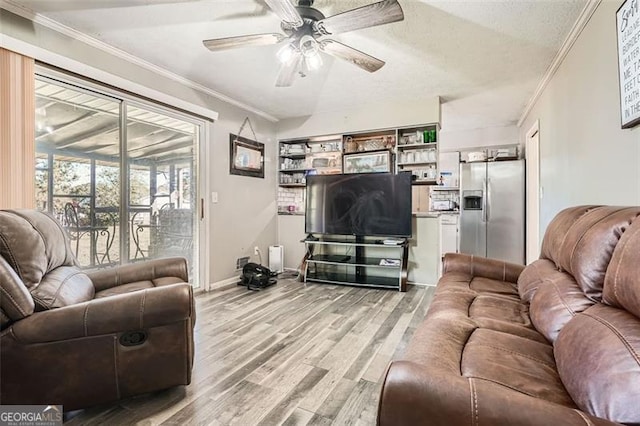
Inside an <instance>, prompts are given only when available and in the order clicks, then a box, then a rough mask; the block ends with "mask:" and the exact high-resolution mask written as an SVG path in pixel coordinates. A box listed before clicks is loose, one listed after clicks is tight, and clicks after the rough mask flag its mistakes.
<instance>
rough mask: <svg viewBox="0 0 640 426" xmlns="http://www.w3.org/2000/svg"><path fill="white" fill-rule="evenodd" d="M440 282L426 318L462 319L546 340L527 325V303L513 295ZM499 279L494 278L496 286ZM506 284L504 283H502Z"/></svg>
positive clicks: (531, 326) (517, 334)
mask: <svg viewBox="0 0 640 426" xmlns="http://www.w3.org/2000/svg"><path fill="white" fill-rule="evenodd" d="M451 282H452V281H447V284H444V285H442V284H443V282H442V281H441V283H440V284H439V285H438V288H437V290H436V296H435V297H434V300H433V301H432V303H431V306H430V307H429V313H428V315H427V321H429V320H430V319H433V318H435V317H445V318H449V319H450V320H452V321H453V320H460V319H463V318H466V319H468V320H470V321H471V324H473V326H474V327H476V328H488V329H491V330H496V331H501V332H503V333H509V334H513V335H516V336H520V337H524V338H527V339H531V340H535V341H538V342H543V343H544V342H546V341H547V340H546V339H545V338H544V336H542V335H541V334H540V333H539V332H538V331H537V330H536V329H535V328H534V327H533V325H532V324H531V321H530V319H529V306H528V305H527V304H524V303H522V302H521V301H520V299H519V298H518V296H517V295H516V294H517V293H516V294H514V295H509V294H503V293H491V292H477V291H472V290H464V289H461V288H460V287H456V286H451V285H450V284H451ZM500 283H503V282H502V281H498V282H497V283H496V284H495V285H496V286H498V285H500ZM505 284H506V283H505ZM514 291H515V290H514Z"/></svg>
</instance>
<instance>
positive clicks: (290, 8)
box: [203, 0, 404, 87]
mask: <svg viewBox="0 0 640 426" xmlns="http://www.w3.org/2000/svg"><path fill="white" fill-rule="evenodd" d="M313 1H314V0H298V6H294V5H293V4H292V3H291V1H290V0H265V3H266V4H267V5H268V6H269V8H271V10H272V11H273V12H274V13H275V14H276V15H277V16H278V17H279V18H280V19H281V20H282V23H281V24H280V27H281V29H282V31H283V32H284V35H283V34H280V33H267V34H253V35H244V36H237V37H225V38H216V39H211V40H204V41H203V44H204V45H205V47H207V48H208V49H209V50H211V51H214V52H216V51H220V50H226V49H233V48H237V47H246V46H263V45H271V44H278V43H281V42H283V41H285V40H286V44H285V45H284V46H283V47H282V48H281V49H280V51H278V55H277V56H278V59H279V60H280V62H281V63H282V67H281V69H280V73H279V75H278V79H277V81H276V86H277V87H288V86H291V85H292V84H293V79H294V78H295V76H296V73H299V74H300V75H301V76H303V77H304V76H305V74H306V72H307V71H309V70H313V69H317V68H319V67H320V66H321V65H322V57H321V55H320V52H324V53H326V54H329V55H331V56H335V57H336V58H339V59H342V60H345V61H348V62H350V63H352V64H354V65H356V66H358V67H360V68H362V69H364V70H366V71H369V72H375V71H378V70H379V69H380V68H382V66H383V65H384V61H381V60H380V59H378V58H374V57H373V56H370V55H367V54H366V53H364V52H361V51H359V50H357V49H354V48H353V47H349V46H347V45H345V44H342V43H340V42H338V41H335V40H332V39H329V38H325V37H326V36H331V35H334V34H340V33H346V32H348V31H354V30H359V29H363V28H369V27H375V26H377V25H383V24H389V23H391V22H397V21H402V20H403V19H404V13H403V12H402V7H400V4H399V3H398V1H397V0H383V1H379V2H377V3H373V4H370V5H367V6H363V7H359V8H356V9H352V10H349V11H347V12H343V13H339V14H337V15H334V16H330V17H328V18H325V16H324V15H323V14H322V12H320V11H319V10H318V9H315V8H313V7H312V6H313Z"/></svg>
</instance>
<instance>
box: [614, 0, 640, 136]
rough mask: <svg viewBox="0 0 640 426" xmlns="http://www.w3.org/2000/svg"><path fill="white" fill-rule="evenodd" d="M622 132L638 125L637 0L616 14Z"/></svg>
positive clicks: (639, 4) (639, 22) (639, 11)
mask: <svg viewBox="0 0 640 426" xmlns="http://www.w3.org/2000/svg"><path fill="white" fill-rule="evenodd" d="M616 24H617V25H616V27H617V31H618V72H619V74H620V113H621V115H622V128H623V129H626V128H629V127H633V126H635V125H637V124H640V0H627V1H625V2H624V3H623V4H622V6H620V9H618V12H616Z"/></svg>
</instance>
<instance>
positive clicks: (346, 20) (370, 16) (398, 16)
mask: <svg viewBox="0 0 640 426" xmlns="http://www.w3.org/2000/svg"><path fill="white" fill-rule="evenodd" d="M403 19H404V13H403V12H402V7H400V4H399V3H398V1H397V0H383V1H380V2H377V3H373V4H370V5H368V6H363V7H359V8H357V9H353V10H349V11H347V12H343V13H339V14H337V15H333V16H330V17H328V18H325V19H322V20H320V21H318V22H316V24H315V26H314V29H316V30H317V31H318V32H319V33H320V34H322V35H329V34H340V33H346V32H348V31H354V30H360V29H362V28H369V27H375V26H377V25H383V24H389V23H391V22H397V21H402V20H403Z"/></svg>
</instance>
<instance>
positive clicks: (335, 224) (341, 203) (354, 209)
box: [305, 172, 411, 237]
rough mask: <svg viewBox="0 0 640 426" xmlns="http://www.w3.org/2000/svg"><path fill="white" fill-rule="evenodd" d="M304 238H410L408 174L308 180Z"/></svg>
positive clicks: (409, 178) (327, 176)
mask: <svg viewBox="0 0 640 426" xmlns="http://www.w3.org/2000/svg"><path fill="white" fill-rule="evenodd" d="M305 232H306V233H307V234H336V235H356V236H369V235H370V236H389V237H410V236H411V173H410V172H402V173H398V174H392V173H357V174H344V175H310V176H307V202H306V213H305Z"/></svg>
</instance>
